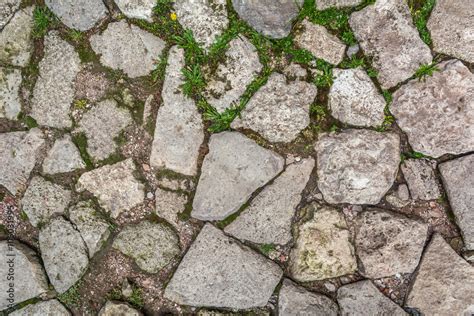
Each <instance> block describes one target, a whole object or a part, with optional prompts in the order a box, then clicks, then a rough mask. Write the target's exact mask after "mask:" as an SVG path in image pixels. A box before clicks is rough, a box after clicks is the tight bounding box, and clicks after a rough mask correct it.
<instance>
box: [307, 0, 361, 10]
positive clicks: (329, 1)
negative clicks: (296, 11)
mask: <svg viewBox="0 0 474 316" xmlns="http://www.w3.org/2000/svg"><path fill="white" fill-rule="evenodd" d="M362 2H363V0H318V1H316V9H318V10H326V9H329V8H344V7H354V6H356V5H358V4H361V3H362Z"/></svg>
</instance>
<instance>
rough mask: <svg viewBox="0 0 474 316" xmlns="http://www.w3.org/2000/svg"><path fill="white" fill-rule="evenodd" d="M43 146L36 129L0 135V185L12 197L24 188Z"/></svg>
mask: <svg viewBox="0 0 474 316" xmlns="http://www.w3.org/2000/svg"><path fill="white" fill-rule="evenodd" d="M43 144H44V138H43V133H42V132H41V130H40V129H38V128H34V129H31V130H30V131H29V132H12V133H2V134H0V148H2V150H0V184H1V185H3V186H4V187H5V188H7V190H8V191H10V193H12V194H13V195H15V194H16V193H17V192H18V191H20V190H22V189H24V188H25V186H26V182H27V181H28V178H29V177H30V172H31V170H33V167H34V166H35V163H36V158H37V157H38V155H39V154H40V150H41V147H42V146H43Z"/></svg>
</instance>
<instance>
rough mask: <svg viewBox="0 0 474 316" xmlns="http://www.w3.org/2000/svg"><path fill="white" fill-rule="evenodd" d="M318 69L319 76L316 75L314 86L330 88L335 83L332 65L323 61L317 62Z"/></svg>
mask: <svg viewBox="0 0 474 316" xmlns="http://www.w3.org/2000/svg"><path fill="white" fill-rule="evenodd" d="M316 68H317V69H318V70H319V72H320V73H319V74H316V77H315V78H314V84H315V85H316V86H317V87H319V88H327V87H330V86H331V85H332V83H333V81H334V77H333V75H332V65H331V64H329V63H327V62H325V61H324V60H322V59H318V60H317V61H316Z"/></svg>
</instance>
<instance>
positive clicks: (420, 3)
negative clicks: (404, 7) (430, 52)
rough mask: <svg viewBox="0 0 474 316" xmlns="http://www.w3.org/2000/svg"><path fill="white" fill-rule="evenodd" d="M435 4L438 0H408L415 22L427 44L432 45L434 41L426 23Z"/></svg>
mask: <svg viewBox="0 0 474 316" xmlns="http://www.w3.org/2000/svg"><path fill="white" fill-rule="evenodd" d="M435 4H436V0H408V6H409V8H410V11H411V15H412V17H413V23H414V24H415V26H416V28H417V29H418V32H419V33H420V37H421V39H422V40H423V42H425V44H426V45H431V43H432V41H431V35H430V32H429V31H428V28H427V27H426V24H427V23H428V18H429V17H430V14H431V11H432V10H433V7H434V5H435Z"/></svg>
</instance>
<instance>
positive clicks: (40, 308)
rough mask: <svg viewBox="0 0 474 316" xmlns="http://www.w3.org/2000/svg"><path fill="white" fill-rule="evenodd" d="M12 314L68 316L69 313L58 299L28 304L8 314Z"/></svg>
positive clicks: (19, 315) (23, 315)
mask: <svg viewBox="0 0 474 316" xmlns="http://www.w3.org/2000/svg"><path fill="white" fill-rule="evenodd" d="M9 315H12V316H40V315H47V316H53V315H54V316H70V315H71V313H70V312H69V311H68V310H67V309H66V307H64V305H63V304H61V303H60V302H59V301H58V300H49V301H41V302H38V303H35V304H30V305H28V306H26V307H24V308H22V309H19V310H16V311H14V312H13V313H11V314H9Z"/></svg>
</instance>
